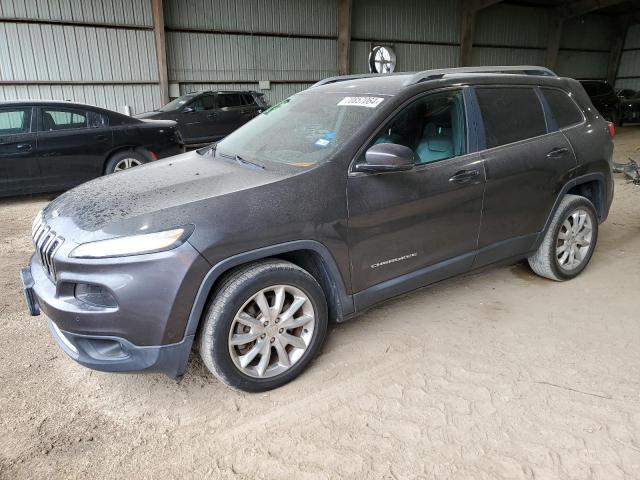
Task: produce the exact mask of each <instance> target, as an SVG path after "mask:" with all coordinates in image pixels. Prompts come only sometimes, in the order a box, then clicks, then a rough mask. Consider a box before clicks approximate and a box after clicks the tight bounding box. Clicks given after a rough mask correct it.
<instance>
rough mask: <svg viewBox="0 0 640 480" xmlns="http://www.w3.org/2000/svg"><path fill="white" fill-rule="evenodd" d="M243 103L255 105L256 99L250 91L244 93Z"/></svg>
mask: <svg viewBox="0 0 640 480" xmlns="http://www.w3.org/2000/svg"><path fill="white" fill-rule="evenodd" d="M242 103H243V105H254V104H255V103H254V101H253V97H252V96H251V94H250V93H243V94H242Z"/></svg>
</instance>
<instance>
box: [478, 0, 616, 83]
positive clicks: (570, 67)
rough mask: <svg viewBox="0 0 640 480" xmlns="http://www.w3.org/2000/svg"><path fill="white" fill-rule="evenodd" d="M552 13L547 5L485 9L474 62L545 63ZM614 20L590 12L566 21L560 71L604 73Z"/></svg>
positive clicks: (590, 75) (585, 74)
mask: <svg viewBox="0 0 640 480" xmlns="http://www.w3.org/2000/svg"><path fill="white" fill-rule="evenodd" d="M550 25H551V13H550V11H549V10H548V9H544V8H533V7H524V6H516V5H496V6H494V7H491V8H487V9H485V10H482V11H480V13H479V14H478V19H477V24H476V37H475V43H474V48H473V63H474V64H475V65H514V64H518V63H520V64H533V65H544V64H545V59H546V50H547V43H548V37H549V35H550V30H549V27H550ZM611 33H612V32H611V21H610V19H609V18H608V17H604V16H602V15H587V16H584V17H579V18H575V19H571V20H568V21H566V22H565V24H564V27H563V32H562V40H561V44H560V51H559V53H558V65H557V67H556V71H557V73H558V74H560V75H565V76H569V77H574V78H602V79H603V78H605V77H606V75H607V61H608V58H609V43H610V37H611Z"/></svg>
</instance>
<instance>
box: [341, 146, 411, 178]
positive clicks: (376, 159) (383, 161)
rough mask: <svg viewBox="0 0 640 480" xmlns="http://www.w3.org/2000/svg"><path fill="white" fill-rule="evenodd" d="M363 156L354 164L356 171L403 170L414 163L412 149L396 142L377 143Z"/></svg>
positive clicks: (408, 168)
mask: <svg viewBox="0 0 640 480" xmlns="http://www.w3.org/2000/svg"><path fill="white" fill-rule="evenodd" d="M364 158H365V161H364V162H361V163H357V164H356V165H355V166H354V170H355V171H356V172H368V173H380V172H403V171H406V170H411V169H412V168H413V166H414V165H415V163H416V158H415V154H414V153H413V150H411V149H410V148H409V147H405V146H404V145H399V144H397V143H377V144H375V145H373V146H371V147H369V149H368V150H367V152H366V153H365V156H364Z"/></svg>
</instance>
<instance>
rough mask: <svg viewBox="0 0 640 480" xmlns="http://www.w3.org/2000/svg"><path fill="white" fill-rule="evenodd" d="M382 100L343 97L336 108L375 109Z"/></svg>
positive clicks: (377, 98)
mask: <svg viewBox="0 0 640 480" xmlns="http://www.w3.org/2000/svg"><path fill="white" fill-rule="evenodd" d="M383 100H384V98H381V97H344V98H343V99H342V100H340V101H339V102H338V106H340V107H367V108H376V107H377V106H378V105H380V104H381V103H382V101H383Z"/></svg>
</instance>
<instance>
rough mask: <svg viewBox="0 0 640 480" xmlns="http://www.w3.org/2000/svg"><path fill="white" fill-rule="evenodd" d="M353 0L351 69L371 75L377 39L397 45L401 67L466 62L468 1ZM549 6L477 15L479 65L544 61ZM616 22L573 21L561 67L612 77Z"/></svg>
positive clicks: (580, 73)
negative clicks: (463, 15)
mask: <svg viewBox="0 0 640 480" xmlns="http://www.w3.org/2000/svg"><path fill="white" fill-rule="evenodd" d="M462 1H464V0H458V1H451V0H448V1H444V0H402V1H395V2H388V1H386V0H353V25H352V37H353V40H352V44H351V69H352V72H354V73H365V72H368V65H367V59H368V55H369V51H370V49H371V47H372V46H373V45H374V44H389V45H392V46H393V48H394V50H395V52H396V55H397V67H396V71H413V70H421V69H428V68H442V67H455V66H458V55H459V47H458V44H459V41H460V38H459V33H460V2H462ZM550 15H551V14H550V11H549V9H545V8H535V7H528V6H519V5H511V4H499V5H495V6H493V7H490V8H486V9H484V10H481V11H480V12H479V13H478V15H477V18H476V30H475V39H474V47H473V58H472V63H473V64H474V65H514V64H532V65H544V64H545V60H546V49H547V43H548V37H549V27H550V25H551V16H550ZM610 35H611V22H610V20H609V18H608V17H603V16H599V15H588V16H586V17H582V18H578V19H574V20H571V21H568V22H566V25H565V28H564V33H563V38H562V45H561V50H560V52H559V59H558V67H557V70H558V72H559V73H560V74H562V75H567V76H572V77H576V78H605V77H606V69H607V61H608V51H609V42H610Z"/></svg>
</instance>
